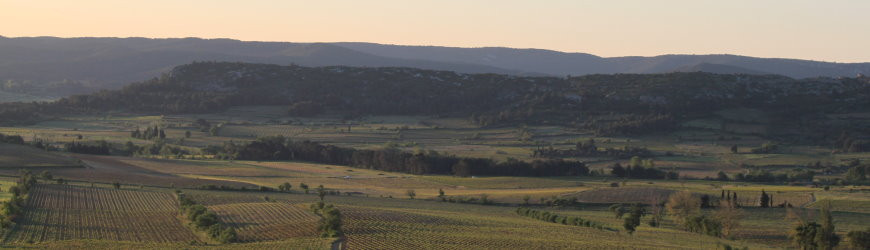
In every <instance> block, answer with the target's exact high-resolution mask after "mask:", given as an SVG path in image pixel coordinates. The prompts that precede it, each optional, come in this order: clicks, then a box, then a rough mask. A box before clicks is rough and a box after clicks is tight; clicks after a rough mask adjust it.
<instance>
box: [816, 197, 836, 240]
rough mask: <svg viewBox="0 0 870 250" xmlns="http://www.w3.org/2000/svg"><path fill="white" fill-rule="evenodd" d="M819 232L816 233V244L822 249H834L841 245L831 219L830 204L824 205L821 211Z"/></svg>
mask: <svg viewBox="0 0 870 250" xmlns="http://www.w3.org/2000/svg"><path fill="white" fill-rule="evenodd" d="M819 224H820V227H819V230H818V232H817V233H816V240H815V241H816V244H817V245H818V246H819V247H820V248H822V249H832V248H834V247H836V246H837V244H839V243H840V236H837V231H836V230H835V229H834V220H833V218H831V205H830V202H825V203H823V204H822V207H821V209H820V210H819Z"/></svg>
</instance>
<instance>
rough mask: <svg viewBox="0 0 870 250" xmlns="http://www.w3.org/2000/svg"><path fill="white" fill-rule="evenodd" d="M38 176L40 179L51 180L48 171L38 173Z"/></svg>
mask: <svg viewBox="0 0 870 250" xmlns="http://www.w3.org/2000/svg"><path fill="white" fill-rule="evenodd" d="M39 175H40V177H42V179H46V180H51V179H52V178H53V176H51V172H48V170H43V171H42V173H40V174H39Z"/></svg>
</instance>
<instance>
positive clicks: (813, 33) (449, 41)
mask: <svg viewBox="0 0 870 250" xmlns="http://www.w3.org/2000/svg"><path fill="white" fill-rule="evenodd" d="M0 35H2V36H6V37H21V36H57V37H153V38H166V37H201V38H232V39H238V40H244V41H284V42H374V43H384V44H402V45H436V46H453V47H489V46H499V47H513V48H540V49H551V50H558V51H565V52H583V53H590V54H595V55H599V56H605V57H614V56H654V55H662V54H739V55H748V56H756V57H779V58H799V59H809V60H820V61H830V62H870V48H868V46H870V1H868V0H812V1H811V0H633V1H628V0H602V1H584V0H564V1H563V0H537V1H532V0H524V1H520V0H492V1H491V0H348V1H339V0H306V1H295V0H244V1H238V0H236V1H231V0H147V1H142V0H122V1H118V0H66V1H61V0H39V1H34V0H0Z"/></svg>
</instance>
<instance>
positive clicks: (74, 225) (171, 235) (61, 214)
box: [5, 184, 198, 243]
mask: <svg viewBox="0 0 870 250" xmlns="http://www.w3.org/2000/svg"><path fill="white" fill-rule="evenodd" d="M31 192H32V194H31V198H30V200H29V202H28V205H27V209H26V213H25V214H24V216H22V218H20V220H19V224H18V225H17V227H16V229H15V230H14V231H13V232H12V233H11V234H10V235H9V236H7V238H6V239H5V242H7V243H23V242H46V241H61V240H72V239H101V240H114V241H133V242H189V241H192V240H197V239H198V238H197V237H196V236H195V235H194V234H193V233H192V232H191V231H190V229H188V228H187V227H185V226H184V225H183V224H182V223H181V221H179V219H178V218H177V214H178V206H177V204H176V203H175V199H174V198H173V197H172V195H170V194H168V193H159V192H152V191H132V190H118V189H106V188H89V187H80V186H71V185H54V184H50V185H45V184H42V185H38V186H37V187H36V188H35V190H33V191H31Z"/></svg>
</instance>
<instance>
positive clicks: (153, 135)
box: [130, 126, 166, 140]
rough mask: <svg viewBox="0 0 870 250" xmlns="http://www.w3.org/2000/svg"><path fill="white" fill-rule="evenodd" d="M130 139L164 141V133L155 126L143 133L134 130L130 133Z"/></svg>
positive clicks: (137, 129)
mask: <svg viewBox="0 0 870 250" xmlns="http://www.w3.org/2000/svg"><path fill="white" fill-rule="evenodd" d="M130 137H133V138H137V139H143V140H151V139H166V132H165V131H163V129H162V128H159V127H157V126H154V128H151V127H147V128H145V131H139V128H136V130H134V131H133V132H130Z"/></svg>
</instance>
